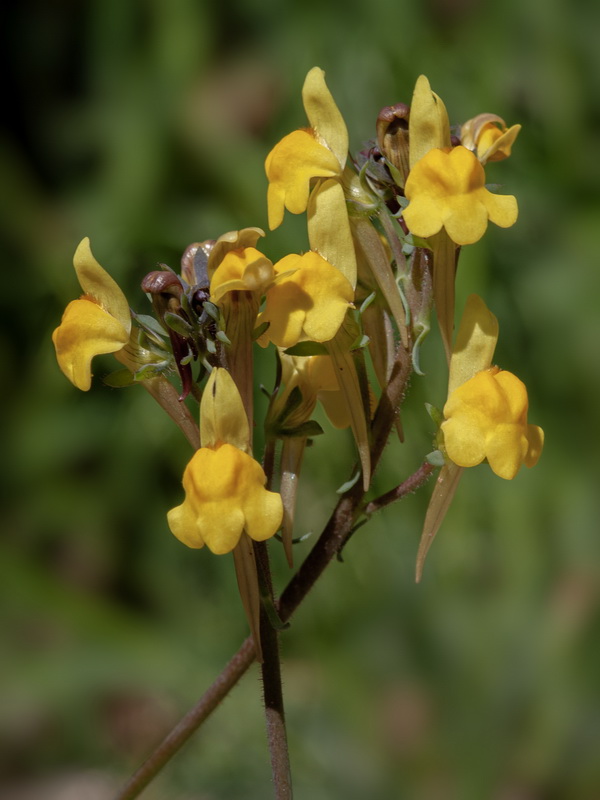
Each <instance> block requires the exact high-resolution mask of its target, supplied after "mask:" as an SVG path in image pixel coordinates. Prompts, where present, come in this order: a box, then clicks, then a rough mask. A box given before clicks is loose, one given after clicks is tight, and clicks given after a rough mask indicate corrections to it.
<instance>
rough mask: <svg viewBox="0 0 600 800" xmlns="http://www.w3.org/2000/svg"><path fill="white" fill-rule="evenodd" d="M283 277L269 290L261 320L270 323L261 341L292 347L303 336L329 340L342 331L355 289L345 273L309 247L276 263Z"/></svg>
mask: <svg viewBox="0 0 600 800" xmlns="http://www.w3.org/2000/svg"><path fill="white" fill-rule="evenodd" d="M274 271H275V275H276V276H278V277H279V280H276V281H275V282H274V283H273V284H272V286H271V287H270V288H269V290H268V291H267V295H266V297H267V302H266V306H265V310H264V311H263V312H261V314H260V315H259V317H258V322H259V324H262V323H264V322H268V323H269V327H268V328H267V330H266V331H265V333H264V334H263V335H262V336H261V337H260V338H259V340H258V341H259V344H261V345H263V346H266V344H267V343H268V342H273V343H274V344H276V345H277V346H278V347H284V348H286V347H292V346H293V345H295V344H297V343H298V342H299V341H301V340H305V339H308V340H311V341H314V342H327V341H329V340H330V339H333V337H334V336H335V335H336V333H337V332H338V330H339V328H340V326H341V324H342V322H343V320H344V317H345V315H346V311H347V310H348V308H350V306H351V305H352V300H353V298H354V292H353V289H352V286H351V285H350V283H349V281H348V280H347V279H346V278H345V277H344V275H342V273H341V272H340V271H339V270H338V269H336V268H335V267H334V266H332V265H331V264H330V263H329V262H328V261H326V260H325V259H324V258H322V257H321V256H320V255H319V254H318V253H314V252H313V251H309V252H308V253H304V255H296V254H294V253H292V254H290V255H288V256H285V257H284V258H282V259H281V261H278V262H277V264H275V266H274Z"/></svg>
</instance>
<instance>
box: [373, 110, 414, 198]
mask: <svg viewBox="0 0 600 800" xmlns="http://www.w3.org/2000/svg"><path fill="white" fill-rule="evenodd" d="M409 115H410V107H409V106H407V105H406V103H396V104H395V105H393V106H386V107H385V108H382V109H381V111H380V112H379V116H378V117H377V143H378V145H379V149H380V150H381V152H382V153H383V155H384V156H385V158H386V160H387V161H388V162H389V163H390V164H392V166H394V167H396V169H397V170H398V173H399V176H400V179H401V181H402V185H401V186H400V188H401V189H402V188H404V182H405V180H406V177H407V175H408V171H409V161H408V118H409Z"/></svg>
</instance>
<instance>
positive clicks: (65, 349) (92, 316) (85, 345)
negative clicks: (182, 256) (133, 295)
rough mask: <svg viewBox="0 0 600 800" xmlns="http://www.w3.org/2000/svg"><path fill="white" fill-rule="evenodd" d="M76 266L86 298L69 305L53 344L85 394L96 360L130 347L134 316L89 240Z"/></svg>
mask: <svg viewBox="0 0 600 800" xmlns="http://www.w3.org/2000/svg"><path fill="white" fill-rule="evenodd" d="M73 266H74V267H75V272H76V273H77V278H78V279H79V283H80V285H81V288H82V289H83V291H84V294H83V295H82V296H81V297H80V298H79V299H78V300H73V301H72V302H71V303H69V305H68V306H67V308H66V309H65V312H64V314H63V318H62V321H61V323H60V325H59V326H58V328H56V330H55V331H54V333H53V334H52V341H53V342H54V347H55V349H56V358H57V360H58V365H59V367H60V368H61V370H62V371H63V372H64V374H65V375H66V376H67V378H68V379H69V380H70V381H71V383H73V384H74V385H75V386H76V387H77V388H78V389H81V390H82V391H84V392H86V391H88V389H89V388H90V386H91V384H92V371H91V362H92V359H93V358H94V356H97V355H101V354H103V353H118V352H119V351H120V350H122V349H123V348H124V347H125V345H126V344H127V343H128V341H129V334H130V331H131V314H130V311H129V304H128V302H127V298H126V297H125V295H124V294H123V292H122V291H121V290H120V289H119V287H118V286H117V284H116V283H115V281H114V280H113V279H112V278H111V277H110V275H109V274H108V273H107V272H106V271H105V270H104V269H103V268H102V267H101V266H100V264H99V263H98V262H97V261H96V259H95V258H94V256H93V255H92V251H91V249H90V240H89V239H87V238H86V239H83V241H82V242H81V243H80V244H79V247H78V248H77V250H76V251H75V256H74V258H73Z"/></svg>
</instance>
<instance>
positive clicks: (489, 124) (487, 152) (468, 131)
mask: <svg viewBox="0 0 600 800" xmlns="http://www.w3.org/2000/svg"><path fill="white" fill-rule="evenodd" d="M520 130H521V126H520V125H511V127H510V128H507V127H506V123H505V122H504V120H503V119H502V117H499V116H498V115H497V114H478V115H477V116H476V117H473V119H470V120H468V121H467V122H465V123H464V125H462V127H461V129H460V141H461V144H462V145H463V147H467V148H468V149H469V150H472V151H473V152H474V153H475V154H476V156H477V158H478V159H479V161H480V162H481V163H482V164H486V163H487V162H488V161H502V160H503V159H505V158H508V157H509V156H510V154H511V150H512V146H513V144H514V143H515V139H516V138H517V136H518V135H519V131H520Z"/></svg>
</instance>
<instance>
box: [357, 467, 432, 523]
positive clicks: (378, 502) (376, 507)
mask: <svg viewBox="0 0 600 800" xmlns="http://www.w3.org/2000/svg"><path fill="white" fill-rule="evenodd" d="M435 469H436V467H434V466H433V464H430V463H429V461H424V462H423V463H422V464H421V466H420V467H419V469H418V470H417V471H416V472H414V473H413V474H412V475H409V477H408V478H407V479H406V480H405V481H403V482H402V483H401V484H400V485H399V486H396V487H394V488H393V489H390V491H389V492H386V493H385V494H382V495H381V496H380V497H376V498H375V500H371V501H370V502H369V503H367V505H366V506H365V509H364V513H365V514H366V515H367V516H368V517H370V516H371V515H372V514H374V513H375V512H376V511H380V510H381V509H382V508H385V507H386V506H389V505H390V504H391V503H395V502H396V500H402V498H403V497H406V495H407V494H413V493H414V492H416V491H417V489H420V488H421V486H423V484H424V483H425V482H426V481H427V480H428V479H429V477H430V475H431V473H432V472H433V471H434V470H435Z"/></svg>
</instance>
